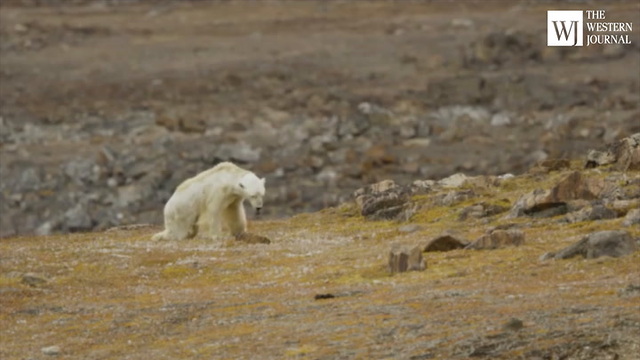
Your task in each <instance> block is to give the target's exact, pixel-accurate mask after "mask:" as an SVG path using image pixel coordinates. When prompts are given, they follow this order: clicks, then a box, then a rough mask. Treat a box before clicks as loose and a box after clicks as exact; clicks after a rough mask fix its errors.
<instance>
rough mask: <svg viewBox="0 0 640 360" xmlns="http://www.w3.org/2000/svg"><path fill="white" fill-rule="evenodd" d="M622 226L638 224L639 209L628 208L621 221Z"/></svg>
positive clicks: (639, 219)
mask: <svg viewBox="0 0 640 360" xmlns="http://www.w3.org/2000/svg"><path fill="white" fill-rule="evenodd" d="M622 225H623V226H631V225H640V209H632V210H629V212H628V213H627V215H626V216H625V217H624V220H623V221H622Z"/></svg>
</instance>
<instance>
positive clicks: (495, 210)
mask: <svg viewBox="0 0 640 360" xmlns="http://www.w3.org/2000/svg"><path fill="white" fill-rule="evenodd" d="M508 210H509V207H508V206H502V205H498V204H489V203H486V202H481V203H478V204H474V205H471V206H467V207H466V208H464V209H462V211H460V215H459V216H458V221H464V220H466V219H468V218H476V219H479V218H484V217H489V216H493V215H498V214H501V213H503V212H505V211H508Z"/></svg>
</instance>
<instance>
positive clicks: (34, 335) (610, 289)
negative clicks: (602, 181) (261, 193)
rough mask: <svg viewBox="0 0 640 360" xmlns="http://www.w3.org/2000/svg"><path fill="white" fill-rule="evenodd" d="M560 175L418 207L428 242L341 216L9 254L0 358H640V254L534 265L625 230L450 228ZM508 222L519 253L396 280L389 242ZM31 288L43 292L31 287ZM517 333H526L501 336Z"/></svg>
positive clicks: (535, 225) (27, 240)
mask: <svg viewBox="0 0 640 360" xmlns="http://www.w3.org/2000/svg"><path fill="white" fill-rule="evenodd" d="M561 175H562V174H553V175H551V177H550V179H547V180H548V181H547V180H545V181H543V182H542V183H541V182H540V181H538V180H536V179H533V178H527V177H523V178H518V179H515V180H513V181H511V182H505V183H504V184H503V185H502V186H501V187H498V188H491V189H485V190H483V191H478V193H480V194H481V195H480V196H479V197H478V198H475V199H472V200H471V201H466V202H463V203H461V204H456V205H454V206H449V207H443V206H434V205H433V202H431V199H432V195H429V196H424V197H422V198H421V199H420V201H421V202H422V203H423V209H422V210H421V212H419V213H418V214H417V215H416V216H415V217H414V219H412V222H415V223H418V224H421V225H422V226H423V230H420V231H417V232H414V233H410V234H405V233H402V232H400V231H398V226H399V224H397V223H394V222H368V221H365V220H363V219H362V218H361V217H360V216H358V215H357V212H356V210H355V209H354V208H353V206H351V205H343V206H341V207H339V208H334V209H326V210H324V211H321V212H318V213H314V214H302V215H298V216H296V217H293V218H291V219H286V220H274V221H263V222H254V223H252V224H251V228H252V231H253V232H255V233H259V234H263V235H265V236H268V237H269V238H271V240H272V244H270V245H249V244H243V243H238V242H234V241H231V240H229V241H227V242H222V243H210V242H205V241H201V240H191V241H185V242H181V243H171V242H152V241H150V237H151V235H152V234H153V232H154V229H141V230H133V231H114V232H105V233H88V234H71V235H56V236H49V237H19V238H11V239H3V240H0V254H1V255H0V256H1V258H0V303H1V306H0V339H2V340H1V341H2V346H1V347H0V358H2V359H40V358H44V357H45V356H44V355H42V353H41V348H43V347H46V346H52V345H58V346H60V348H61V354H60V356H59V358H64V359H151V358H153V359H254V358H264V359H294V358H295V359H297V358H309V359H342V358H344V359H346V358H349V359H351V358H354V359H371V358H379V359H383V358H402V359H409V358H412V357H413V358H415V359H430V358H439V359H449V358H461V359H462V358H468V357H486V358H502V359H517V358H522V359H529V358H535V357H536V356H538V358H542V359H547V358H548V359H551V358H569V359H613V358H617V359H634V358H636V359H637V357H634V356H636V354H637V353H640V340H639V339H640V290H638V289H637V288H634V287H633V286H639V285H640V269H639V265H638V264H640V252H636V253H635V254H633V255H630V256H626V257H623V258H618V259H613V258H600V259H596V260H583V259H578V258H575V259H571V260H563V261H544V262H542V261H540V260H539V257H540V256H541V255H542V254H544V253H545V252H548V251H554V250H557V249H560V248H562V247H564V246H566V245H569V244H571V243H573V242H574V241H576V240H577V239H578V238H579V237H580V236H582V235H583V234H585V233H588V232H592V231H597V230H605V229H618V228H620V227H621V220H619V219H616V220H608V221H599V222H584V223H577V224H573V225H566V224H561V223H558V222H557V221H555V220H557V219H553V218H552V219H542V220H540V219H537V220H531V219H517V220H506V219H504V218H503V217H501V216H497V217H495V218H492V219H491V220H490V221H489V222H483V221H482V220H467V221H464V222H459V221H457V219H456V218H457V214H458V213H459V211H460V210H461V209H462V208H463V207H464V206H466V205H469V204H470V203H474V202H477V201H492V200H493V201H496V199H508V200H509V201H510V202H513V201H515V199H516V198H517V197H518V196H519V195H520V194H521V193H523V192H525V191H528V190H530V189H531V188H534V187H537V186H541V187H544V186H545V184H551V183H553V182H554V181H556V180H557V178H558V177H559V176H561ZM541 184H542V185H541ZM435 195H437V194H435ZM435 195H433V196H435ZM499 201H503V200H499ZM507 222H511V223H518V224H519V226H521V228H522V229H523V231H524V232H525V234H526V243H525V245H524V246H521V247H517V248H508V249H499V250H493V251H470V250H456V251H451V252H443V253H425V256H426V261H427V266H428V268H427V270H425V271H423V272H412V273H404V274H398V275H394V276H390V275H389V274H388V273H387V271H386V267H385V263H386V260H387V251H388V249H389V248H390V244H391V243H392V242H404V243H408V244H416V243H420V242H423V241H425V240H427V239H428V238H430V237H432V236H435V235H438V234H440V233H442V232H443V231H445V230H448V231H454V232H455V233H457V234H458V235H459V236H462V237H465V238H468V239H474V238H475V237H477V236H478V235H480V234H482V233H483V232H484V231H485V230H486V229H487V228H489V227H491V226H495V225H497V224H501V223H507ZM630 231H631V232H632V234H633V235H634V236H636V237H638V236H640V230H639V229H637V228H634V229H630ZM25 273H33V274H35V275H37V276H40V277H42V278H44V279H46V283H43V284H35V286H31V285H28V284H25V283H23V281H22V279H23V276H24V274H25ZM630 286H631V287H630ZM625 289H626V290H625ZM634 289H635V290H634ZM317 294H333V295H334V296H335V297H334V298H332V299H327V300H315V299H314V296H315V295H317ZM511 318H518V319H521V320H522V321H523V325H524V327H523V328H522V329H521V330H520V331H516V332H511V331H508V330H504V329H503V325H504V324H505V323H507V322H508V321H509V320H510V319H511ZM615 354H617V355H615ZM615 356H618V357H615ZM47 357H48V356H47Z"/></svg>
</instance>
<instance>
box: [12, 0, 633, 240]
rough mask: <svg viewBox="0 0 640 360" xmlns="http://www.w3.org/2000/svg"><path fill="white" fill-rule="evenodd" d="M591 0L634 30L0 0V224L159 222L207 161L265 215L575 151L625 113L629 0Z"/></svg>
mask: <svg viewBox="0 0 640 360" xmlns="http://www.w3.org/2000/svg"><path fill="white" fill-rule="evenodd" d="M579 6H580V4H579V3H578V4H570V5H567V6H565V8H578V7H579ZM603 6H604V9H605V10H606V11H607V14H608V16H609V19H611V20H612V21H631V22H633V23H634V24H636V25H635V27H634V28H633V32H632V33H630V34H629V35H630V37H631V39H632V42H633V44H632V45H625V46H622V45H619V46H616V45H611V46H591V47H584V48H580V49H560V48H548V47H546V46H545V36H546V33H545V18H546V15H545V14H546V10H547V8H548V5H546V4H541V3H538V2H509V3H507V2H502V3H501V2H488V3H475V2H474V3H468V2H412V3H401V2H355V1H354V2H313V1H301V2H291V1H287V2H272V1H270V2H263V3H261V2H241V1H229V2H215V3H214V2H196V1H193V2H188V1H164V2H161V3H158V2H145V1H136V2H125V1H71V2H61V1H57V2H56V1H47V2H45V1H16V0H9V1H2V5H1V12H0V59H1V65H2V66H1V68H0V79H1V81H0V95H1V96H0V157H1V160H2V161H0V214H1V218H0V236H10V235H16V234H28V233H37V234H50V233H57V232H69V231H72V232H73V231H87V230H91V229H106V228H109V227H112V226H116V225H121V224H132V223H152V224H160V223H161V221H162V215H161V211H162V206H163V204H164V202H165V201H166V200H167V199H168V197H169V196H170V194H171V193H172V191H173V189H174V188H175V187H176V185H177V184H178V183H179V182H180V181H182V180H184V179H185V178H187V177H190V176H192V175H194V174H196V173H198V172H200V171H202V170H204V169H207V168H209V167H211V166H213V165H215V164H216V163H217V162H220V161H222V160H232V161H234V162H237V163H239V164H240V165H242V166H244V167H246V168H249V169H252V170H254V171H255V172H256V173H258V174H260V175H261V176H266V177H267V183H268V194H267V197H268V198H267V204H268V206H267V207H266V208H265V213H266V215H267V216H268V217H269V218H277V217H282V216H288V215H292V214H296V213H300V212H305V211H312V210H317V209H321V208H323V207H326V206H331V205H336V204H339V203H340V202H341V201H345V200H346V199H347V198H348V197H349V194H350V193H351V192H352V191H353V189H355V188H358V187H361V186H363V185H365V184H370V183H374V182H376V181H380V180H383V179H394V180H395V181H397V182H400V183H408V182H411V181H413V180H416V179H438V178H442V177H445V176H448V175H450V174H453V173H455V172H464V173H466V174H467V175H474V174H485V175H491V174H493V175H497V174H504V173H514V174H518V173H522V172H523V171H526V170H527V169H528V168H529V167H530V166H531V165H533V164H535V163H536V162H538V161H541V160H544V159H549V158H551V159H556V158H570V159H575V158H577V157H578V156H582V155H583V154H584V152H585V151H586V150H587V149H589V148H594V147H597V146H601V145H604V144H606V143H608V142H611V141H614V140H616V139H620V138H622V137H624V136H628V135H630V134H632V133H635V132H638V130H639V129H640V125H639V124H640V121H639V119H640V110H639V108H638V104H639V103H640V85H639V84H640V75H639V73H638V71H637V69H638V68H640V51H639V47H638V44H640V36H639V30H638V29H639V28H640V25H637V24H640V15H639V14H640V11H638V4H637V2H633V1H630V2H608V3H607V4H606V5H603Z"/></svg>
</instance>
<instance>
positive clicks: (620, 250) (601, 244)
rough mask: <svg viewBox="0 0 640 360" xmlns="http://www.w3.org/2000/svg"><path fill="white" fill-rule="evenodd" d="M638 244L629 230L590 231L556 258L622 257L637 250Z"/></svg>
mask: <svg viewBox="0 0 640 360" xmlns="http://www.w3.org/2000/svg"><path fill="white" fill-rule="evenodd" d="M637 247H638V245H637V244H636V242H635V241H634V240H633V239H632V238H631V235H630V234H629V233H628V232H627V231H622V230H607V231H599V232H594V233H590V234H588V235H586V236H584V237H583V238H582V239H581V240H580V241H578V242H576V243H575V244H573V245H570V246H568V247H566V248H564V249H562V250H560V251H559V252H557V253H556V254H555V255H554V258H555V259H568V258H572V257H574V256H582V257H583V258H586V259H595V258H598V257H601V256H611V257H620V256H624V255H628V254H631V253H633V252H634V251H636V250H637Z"/></svg>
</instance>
